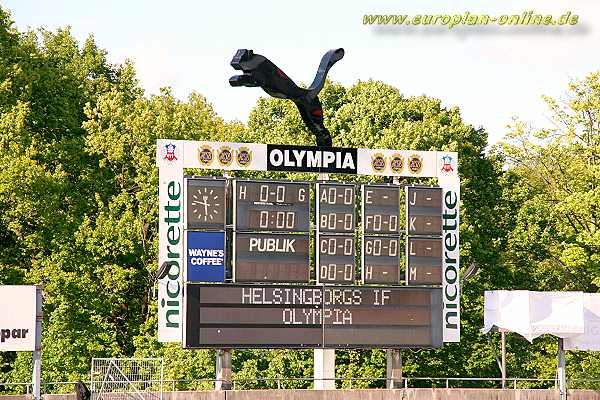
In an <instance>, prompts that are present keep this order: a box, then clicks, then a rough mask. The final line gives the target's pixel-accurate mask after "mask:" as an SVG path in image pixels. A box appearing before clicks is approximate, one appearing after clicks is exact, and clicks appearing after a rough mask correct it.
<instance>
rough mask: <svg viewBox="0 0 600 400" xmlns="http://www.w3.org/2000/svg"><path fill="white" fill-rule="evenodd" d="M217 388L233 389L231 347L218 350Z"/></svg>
mask: <svg viewBox="0 0 600 400" xmlns="http://www.w3.org/2000/svg"><path fill="white" fill-rule="evenodd" d="M216 353H217V354H216V374H215V379H216V380H215V390H231V388H232V385H231V349H217V350H216Z"/></svg>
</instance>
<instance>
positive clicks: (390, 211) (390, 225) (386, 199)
mask: <svg viewBox="0 0 600 400" xmlns="http://www.w3.org/2000/svg"><path fill="white" fill-rule="evenodd" d="M362 227H363V228H362V229H363V233H366V234H398V233H400V187H399V186H384V185H362Z"/></svg>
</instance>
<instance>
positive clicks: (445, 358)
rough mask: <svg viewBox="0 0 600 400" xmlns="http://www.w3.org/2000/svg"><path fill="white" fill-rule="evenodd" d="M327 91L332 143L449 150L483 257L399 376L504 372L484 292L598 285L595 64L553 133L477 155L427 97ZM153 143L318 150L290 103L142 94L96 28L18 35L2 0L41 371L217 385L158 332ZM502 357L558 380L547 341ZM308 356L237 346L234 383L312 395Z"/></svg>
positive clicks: (21, 227) (5, 148) (14, 251)
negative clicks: (145, 365) (246, 107)
mask: <svg viewBox="0 0 600 400" xmlns="http://www.w3.org/2000/svg"><path fill="white" fill-rule="evenodd" d="M320 99H321V101H322V103H323V109H324V118H325V124H326V126H328V127H329V129H330V131H331V133H332V137H333V141H334V145H335V146H346V147H368V148H407V149H415V150H449V151H457V152H458V153H459V159H460V166H459V173H460V175H461V198H462V207H461V232H460V234H461V264H462V266H463V268H465V267H466V266H469V265H470V264H471V263H474V262H475V263H477V264H478V265H479V266H480V267H479V271H478V273H477V274H476V275H475V276H474V277H473V278H471V279H470V280H468V281H466V282H463V297H462V339H461V343H460V344H450V345H445V346H444V347H442V348H441V349H436V350H421V351H410V350H405V351H403V357H404V360H403V361H404V373H405V375H406V376H474V377H483V376H498V375H499V371H498V368H497V365H496V360H495V357H494V354H493V351H492V349H491V347H490V345H489V343H488V341H487V339H486V338H485V337H484V336H482V335H481V334H480V333H479V328H480V327H481V326H482V325H483V291H484V290H488V289H509V288H518V289H535V290H584V291H588V292H596V291H598V287H599V286H600V258H599V257H600V255H599V244H600V234H599V233H598V213H599V212H600V211H599V210H598V205H599V204H600V189H599V187H598V182H599V179H600V161H599V160H600V158H599V157H600V155H599V151H600V148H599V146H600V143H599V142H600V136H599V130H600V73H594V74H591V75H589V76H588V77H586V78H585V79H583V80H581V81H577V82H574V83H573V84H572V85H571V86H570V87H569V97H568V98H567V100H566V101H558V100H553V99H549V98H546V101H547V102H548V105H549V107H550V110H551V112H552V114H553V115H554V117H555V127H554V128H552V129H544V130H539V131H531V130H530V129H528V128H527V126H526V125H525V124H524V123H523V122H520V121H516V122H515V124H514V125H513V127H512V129H511V132H510V136H509V137H508V140H507V141H506V142H504V143H503V144H502V145H500V146H497V147H496V148H494V149H493V150H492V151H487V152H486V146H487V144H488V143H487V133H486V132H485V130H484V129H483V128H476V127H473V126H471V125H469V124H467V123H465V122H464V121H463V120H462V118H461V115H460V112H459V109H458V108H456V107H453V108H446V107H444V106H443V105H442V104H441V102H440V101H439V100H437V99H433V98H430V97H427V96H424V95H423V96H412V97H406V96H404V95H402V93H401V92H400V90H398V89H397V88H394V87H392V86H390V85H387V84H385V83H383V82H378V81H359V82H357V83H356V84H354V85H352V86H351V87H344V86H342V85H340V84H337V83H334V82H327V84H326V86H325V88H324V89H323V91H322V93H321V95H320ZM157 138H173V139H188V140H216V141H240V142H242V141H244V142H260V143H281V144H314V138H313V135H312V134H311V133H310V132H309V131H307V129H306V128H305V127H304V124H303V123H302V120H301V118H300V116H299V114H298V112H297V110H296V108H295V106H294V105H293V104H292V103H291V102H286V101H283V100H278V99H273V98H261V99H259V100H258V102H257V104H256V106H255V107H254V109H253V110H252V112H251V114H250V116H249V119H248V123H247V126H245V125H242V124H241V123H237V122H226V121H223V120H222V119H221V118H219V117H218V115H217V114H216V113H215V112H214V110H213V109H212V107H211V105H210V104H209V103H208V102H207V100H206V99H205V98H204V97H202V96H201V95H200V94H198V93H193V94H192V95H191V96H190V97H189V98H188V99H186V100H185V101H182V100H178V99H176V98H175V97H174V96H173V95H172V94H171V92H170V90H169V89H164V90H163V91H162V93H161V94H160V95H157V96H145V94H144V92H143V90H141V89H140V88H139V85H138V82H137V81H136V78H135V71H134V67H133V65H132V64H131V63H130V62H125V63H124V64H122V65H111V64H110V63H108V62H107V60H106V52H105V51H104V50H102V49H99V48H98V47H97V45H96V43H95V41H94V39H93V37H90V38H89V39H87V40H86V41H85V42H84V43H83V44H81V45H80V44H79V43H77V41H76V40H75V39H74V38H73V37H72V35H71V34H70V32H69V30H68V29H60V30H58V31H56V32H48V31H44V30H38V31H29V32H23V33H22V32H18V31H17V30H16V29H15V28H14V27H13V24H12V21H11V18H10V15H9V14H8V12H6V11H5V10H3V9H1V8H0V150H1V151H0V169H1V170H2V174H1V175H0V284H21V283H26V284H43V285H44V291H45V300H44V301H45V308H44V320H43V329H44V335H43V366H44V367H43V376H42V378H43V380H44V381H64V380H76V379H87V377H88V375H89V365H90V361H91V358H92V357H118V356H132V355H136V356H144V357H150V356H160V357H164V359H165V368H166V369H165V378H166V379H176V380H182V379H188V380H189V379H192V380H194V379H195V381H193V382H190V383H178V384H177V387H178V388H180V389H183V388H207V387H210V386H211V383H210V382H208V381H202V379H210V378H213V377H214V360H215V356H214V352H212V351H185V350H182V349H181V348H180V347H179V345H177V344H161V343H158V342H157V338H156V326H157V322H156V319H157V315H156V312H157V307H156V300H155V294H154V290H155V287H154V283H153V280H152V276H153V274H154V272H155V270H156V264H157V248H158V243H157V241H158V239H157V224H158V222H157V220H158V208H157V205H158V201H157V197H158V193H157V188H158V177H157V169H156V168H155V160H154V157H155V141H156V139H157ZM195 173H207V172H205V171H204V172H200V171H195ZM234 175H237V176H245V177H250V176H266V175H265V174H264V173H256V172H255V173H246V174H242V173H239V172H236V173H234ZM274 177H278V178H296V179H298V178H301V179H314V176H311V175H309V174H285V173H280V174H272V175H270V178H274ZM339 178H341V177H339ZM344 179H347V180H355V181H359V180H361V179H362V180H363V181H364V179H363V178H358V177H344ZM378 179H379V180H383V179H385V178H378ZM411 182H414V181H411ZM423 183H430V181H428V180H424V181H423ZM494 339H495V338H494ZM508 351H509V375H510V376H538V377H548V378H550V377H553V374H554V357H555V353H556V345H555V343H554V341H553V339H552V338H541V339H538V340H536V341H535V342H534V344H529V343H528V342H526V341H525V340H523V339H520V338H518V337H516V336H513V335H509V341H508ZM312 357H313V354H312V352H311V351H306V350H303V351H297V350H293V351H292V350H275V351H271V350H269V351H267V350H260V351H259V350H248V351H235V352H234V356H233V368H234V375H235V377H236V379H239V385H240V386H238V387H240V388H241V387H265V388H267V387H268V388H276V387H279V386H278V385H284V387H287V388H292V387H309V386H310V383H309V382H308V381H305V380H297V381H288V382H285V383H283V384H282V383H281V382H279V383H278V381H277V380H278V378H281V377H295V378H302V377H310V376H312V375H313V363H312ZM570 357H571V358H570V359H569V373H570V374H571V376H578V377H586V376H594V374H596V375H597V374H598V372H599V371H600V362H599V361H598V357H597V356H594V355H593V354H588V353H572V354H571V355H570ZM30 364H31V359H30V356H29V355H28V354H27V353H19V354H18V355H17V354H16V353H0V382H2V381H13V382H14V381H27V380H28V379H29V376H30V369H31V365H30ZM336 375H337V376H343V377H374V378H384V377H385V352H384V351H383V350H349V351H338V353H337V371H336ZM257 378H268V380H257ZM427 384H429V382H428V383H427ZM463 384H469V383H465V382H463ZM344 385H348V383H344ZM352 385H353V387H361V386H363V387H367V386H370V387H374V386H382V385H383V381H382V380H372V381H360V382H353V383H352ZM69 389H70V388H69Z"/></svg>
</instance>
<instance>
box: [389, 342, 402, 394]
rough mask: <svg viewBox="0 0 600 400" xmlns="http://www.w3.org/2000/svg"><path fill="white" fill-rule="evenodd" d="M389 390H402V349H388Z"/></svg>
mask: <svg viewBox="0 0 600 400" xmlns="http://www.w3.org/2000/svg"><path fill="white" fill-rule="evenodd" d="M386 353H387V354H386V355H387V368H386V377H387V388H388V389H400V388H402V353H400V349H388V350H387V352H386Z"/></svg>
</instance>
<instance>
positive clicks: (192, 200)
mask: <svg viewBox="0 0 600 400" xmlns="http://www.w3.org/2000/svg"><path fill="white" fill-rule="evenodd" d="M225 210H226V207H225V181H223V180H216V179H210V180H208V179H192V178H190V179H188V187H187V227H188V228H191V229H220V230H222V229H224V228H225Z"/></svg>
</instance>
